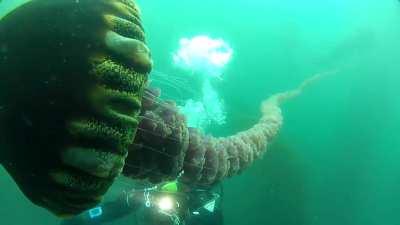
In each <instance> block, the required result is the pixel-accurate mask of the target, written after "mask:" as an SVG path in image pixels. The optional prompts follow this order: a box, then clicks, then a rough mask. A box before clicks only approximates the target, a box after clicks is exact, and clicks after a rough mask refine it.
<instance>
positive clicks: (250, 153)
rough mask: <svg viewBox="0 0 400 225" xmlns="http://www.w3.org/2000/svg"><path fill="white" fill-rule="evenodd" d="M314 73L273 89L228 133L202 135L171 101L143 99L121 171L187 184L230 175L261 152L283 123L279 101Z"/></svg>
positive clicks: (290, 95) (294, 93) (296, 91)
mask: <svg viewBox="0 0 400 225" xmlns="http://www.w3.org/2000/svg"><path fill="white" fill-rule="evenodd" d="M318 77H319V76H316V77H312V78H310V79H308V80H306V81H305V82H303V83H302V84H301V85H300V86H299V87H298V88H297V89H294V90H291V91H287V92H282V93H278V94H275V95H273V96H271V97H270V98H268V99H267V100H265V101H264V102H263V103H262V104H261V112H262V116H261V118H260V119H259V121H258V123H257V124H255V125H254V126H253V127H251V128H250V129H248V130H245V131H242V132H239V133H237V134H235V135H232V136H228V137H221V138H216V137H212V136H207V135H204V134H203V133H201V132H200V131H199V130H197V129H194V128H188V127H187V125H186V122H185V120H184V119H183V118H182V115H180V113H179V111H178V109H177V108H176V107H175V105H174V104H173V103H172V104H171V103H162V102H160V101H158V100H157V99H156V98H157V96H153V98H146V97H145V99H147V100H149V99H150V100H152V104H145V105H147V108H145V109H144V112H143V116H142V121H141V123H140V125H139V130H138V132H137V138H136V139H135V143H134V144H133V145H132V147H131V151H134V152H135V154H132V157H129V156H128V158H127V161H126V166H125V169H124V174H125V175H127V176H130V177H132V178H135V179H149V178H150V180H152V181H161V180H165V179H174V178H176V177H177V176H178V174H179V173H180V172H181V171H183V172H184V173H183V175H182V176H181V179H182V181H183V182H185V183H187V184H192V185H194V184H199V185H212V184H215V183H217V182H219V181H222V180H224V179H226V178H228V177H232V176H234V175H236V174H238V173H240V172H242V171H243V170H245V169H246V168H247V167H248V166H250V165H251V164H252V163H253V162H254V161H255V160H256V159H259V158H260V157H262V156H263V154H264V153H265V151H266V150H267V146H268V144H269V143H270V142H271V141H272V140H273V138H274V137H275V136H276V135H277V134H278V132H279V129H280V128H281V126H282V123H283V116H282V111H281V108H280V106H281V104H282V103H284V102H285V101H286V100H289V99H291V98H294V97H296V96H297V95H299V94H300V93H301V92H302V91H303V89H304V88H305V87H306V86H308V85H309V84H310V83H312V82H313V81H315V80H316V79H317V78H318Z"/></svg>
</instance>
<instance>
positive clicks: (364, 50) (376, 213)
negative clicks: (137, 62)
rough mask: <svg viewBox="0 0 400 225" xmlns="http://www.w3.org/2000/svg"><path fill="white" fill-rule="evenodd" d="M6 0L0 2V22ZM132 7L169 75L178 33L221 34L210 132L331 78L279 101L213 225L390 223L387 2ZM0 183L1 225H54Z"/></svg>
mask: <svg viewBox="0 0 400 225" xmlns="http://www.w3.org/2000/svg"><path fill="white" fill-rule="evenodd" d="M11 3H12V4H11ZM17 3H18V1H17V0H3V1H2V2H1V3H0V15H2V14H4V12H5V11H6V10H7V9H9V8H10V7H11V5H13V4H17ZM139 3H140V6H141V8H142V11H143V21H144V26H145V28H146V30H147V36H148V40H149V46H150V48H151V49H152V54H153V57H154V62H155V68H156V69H157V70H159V71H163V72H165V73H172V72H173V71H174V69H173V67H172V61H171V53H172V51H174V50H175V48H176V47H177V42H178V40H179V38H181V37H183V36H192V35H197V34H208V35H211V36H213V37H223V38H224V39H226V40H228V41H229V43H230V44H231V45H232V47H233V49H234V50H235V54H234V58H233V61H232V62H231V63H230V64H229V66H228V68H227V70H226V71H225V77H224V80H223V81H222V82H219V83H218V85H217V90H218V92H219V93H220V95H221V97H222V98H223V99H224V101H225V104H226V109H227V115H228V117H227V124H226V125H223V126H219V127H213V128H212V129H211V132H212V133H213V134H214V135H228V134H233V133H235V132H237V131H240V130H243V129H246V128H248V127H249V126H251V125H252V124H253V123H254V122H256V121H257V117H258V116H259V115H260V114H259V111H258V107H259V103H260V102H261V100H263V99H265V98H266V97H268V96H269V95H270V94H273V93H275V92H279V91H284V90H287V89H290V88H293V87H295V86H296V85H297V84H298V83H300V82H301V81H302V80H304V79H305V78H307V77H309V76H311V75H313V74H317V73H323V72H327V71H337V73H336V74H334V75H330V76H327V77H325V78H324V79H322V80H320V81H319V82H318V83H316V84H315V85H313V86H312V87H310V88H308V89H307V90H306V91H305V92H304V93H303V95H301V96H299V97H298V98H296V99H294V100H292V101H290V102H288V103H287V104H285V105H284V107H283V111H284V117H285V123H284V127H283V129H282V131H281V132H280V134H279V137H278V138H277V139H276V140H275V141H274V143H273V145H271V146H270V149H269V151H268V153H267V154H266V155H265V157H264V158H263V159H262V160H259V161H258V162H257V163H256V164H255V165H254V166H252V167H251V168H250V169H248V170H247V171H246V172H245V173H244V174H242V175H240V176H238V177H235V178H232V179H230V180H228V181H226V182H225V184H224V186H225V199H224V205H223V207H224V214H225V224H227V225H251V224H257V225H258V224H261V225H278V224H279V225H292V224H293V225H330V224H332V225H333V224H335V225H336V224H341V225H397V224H400V218H399V212H400V204H399V202H400V192H399V190H400V173H399V171H400V166H399V164H398V161H399V160H400V137H399V131H400V100H399V96H400V88H399V86H400V78H399V75H400V62H399V59H400V41H399V40H400V2H399V1H396V0H380V1H377V0H364V1H361V0H325V1H315V0H314V1H312V0H305V1H295V0H279V1H278V0H255V1H249V0H235V1H228V0H220V1H216V0H203V1H193V0H181V1H178V0H171V1H162V0H157V1H155V0H153V1H152V0H147V1H145V0H141V1H139ZM0 174H1V177H2V179H1V180H0V186H1V192H0V201H1V203H2V207H0V215H1V217H2V218H1V219H0V224H1V225H3V224H4V225H9V224H10V225H13V224H15V225H28V224H34V225H36V224H37V225H50V224H58V220H57V219H56V218H54V217H52V216H51V215H50V214H49V213H47V212H46V211H45V210H42V209H39V208H37V207H35V206H33V205H32V204H31V203H30V202H28V201H27V200H26V199H25V197H23V195H22V194H21V192H19V190H18V189H17V187H16V186H15V184H14V183H13V181H12V180H11V178H9V176H8V175H6V173H5V172H4V171H0ZM118 185H119V184H117V186H118ZM112 191H113V190H111V192H112ZM130 219H131V218H125V219H123V220H120V221H117V222H115V223H114V224H132V222H131V220H130Z"/></svg>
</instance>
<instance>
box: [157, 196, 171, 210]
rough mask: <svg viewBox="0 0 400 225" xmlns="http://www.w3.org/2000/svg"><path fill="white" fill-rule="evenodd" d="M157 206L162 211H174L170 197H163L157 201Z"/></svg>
mask: <svg viewBox="0 0 400 225" xmlns="http://www.w3.org/2000/svg"><path fill="white" fill-rule="evenodd" d="M157 205H158V208H159V209H161V210H162V211H171V210H172V209H174V200H173V199H172V198H171V197H170V196H164V197H162V198H160V199H159V200H158V203H157Z"/></svg>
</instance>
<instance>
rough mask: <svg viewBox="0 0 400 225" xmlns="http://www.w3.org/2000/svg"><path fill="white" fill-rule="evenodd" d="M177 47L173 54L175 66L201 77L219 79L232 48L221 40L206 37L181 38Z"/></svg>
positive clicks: (229, 58) (229, 57) (230, 56)
mask: <svg viewBox="0 0 400 225" xmlns="http://www.w3.org/2000/svg"><path fill="white" fill-rule="evenodd" d="M179 45H180V47H179V49H178V50H177V51H176V52H175V53H174V54H173V60H174V63H175V65H177V66H178V67H179V68H181V69H184V70H189V71H194V72H197V73H200V74H202V75H203V76H210V77H220V76H221V75H222V70H223V69H224V67H225V66H226V64H228V63H229V61H230V60H231V58H232V55H233V50H232V48H231V47H230V46H229V44H228V43H226V42H225V41H224V40H223V39H220V38H219V39H212V38H210V37H208V36H206V35H199V36H195V37H193V38H191V39H190V38H182V39H181V40H180V42H179Z"/></svg>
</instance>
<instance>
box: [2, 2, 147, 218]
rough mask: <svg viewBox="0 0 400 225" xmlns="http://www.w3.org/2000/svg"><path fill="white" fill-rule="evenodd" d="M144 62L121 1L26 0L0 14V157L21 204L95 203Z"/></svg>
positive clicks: (108, 180)
mask: <svg viewBox="0 0 400 225" xmlns="http://www.w3.org/2000/svg"><path fill="white" fill-rule="evenodd" d="M151 67H152V61H151V59H150V53H149V49H148V48H147V46H146V45H145V37H144V31H143V29H142V25H141V22H140V18H139V11H138V8H137V7H136V5H135V3H134V2H133V1H131V0H79V1H76V0H31V1H30V2H28V3H26V4H24V5H22V6H20V7H19V8H17V9H15V10H14V11H12V12H11V13H9V14H8V15H7V16H5V17H4V18H2V19H1V20H0V76H1V78H0V90H1V92H0V103H1V105H2V106H4V107H5V108H6V109H7V110H5V111H4V112H2V113H1V114H0V120H1V121H0V141H1V145H2V146H1V149H2V150H3V149H4V151H3V152H2V153H3V155H4V157H2V158H3V160H2V163H3V166H4V167H5V168H6V169H7V171H8V172H9V173H10V174H11V176H12V177H13V178H14V180H15V181H16V182H17V184H18V185H19V187H20V188H21V190H22V191H23V192H24V193H25V195H26V196H27V197H28V198H29V199H30V200H31V201H33V202H34V203H36V204H38V205H40V206H42V207H45V208H47V209H49V210H50V211H52V212H54V213H55V214H57V215H59V216H68V215H73V214H78V213H80V212H82V211H84V210H86V209H88V208H91V207H93V206H95V205H97V204H98V203H99V201H100V200H101V198H102V196H103V195H104V193H105V192H106V191H107V189H108V188H109V186H110V185H111V184H112V182H113V180H114V178H115V177H116V176H118V175H119V174H120V173H121V171H122V168H123V166H124V162H125V158H126V156H127V149H128V146H129V145H130V144H131V143H132V141H133V138H134V136H135V132H136V128H137V125H138V115H139V112H140V109H141V98H142V94H143V89H144V85H145V83H146V81H147V75H148V73H149V72H150V70H151Z"/></svg>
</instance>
